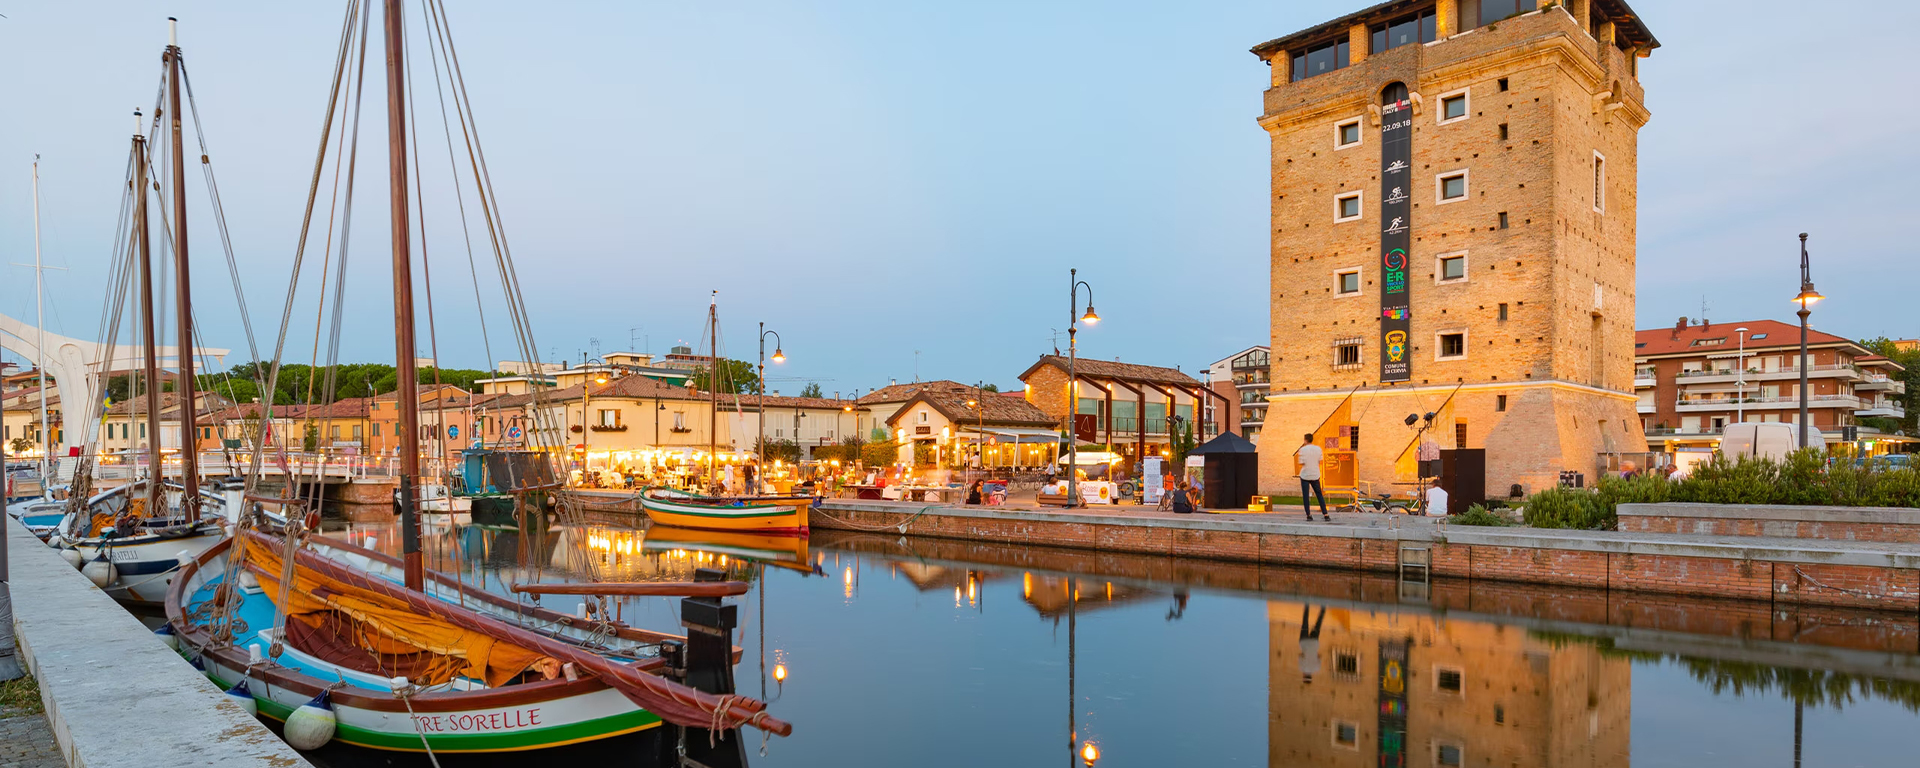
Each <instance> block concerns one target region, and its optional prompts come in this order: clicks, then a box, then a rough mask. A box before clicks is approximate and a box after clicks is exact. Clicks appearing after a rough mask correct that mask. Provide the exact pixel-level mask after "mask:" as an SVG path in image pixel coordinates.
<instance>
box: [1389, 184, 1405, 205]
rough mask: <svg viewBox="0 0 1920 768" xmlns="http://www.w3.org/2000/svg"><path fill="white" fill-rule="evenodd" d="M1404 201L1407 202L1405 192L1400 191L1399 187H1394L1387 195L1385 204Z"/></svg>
mask: <svg viewBox="0 0 1920 768" xmlns="http://www.w3.org/2000/svg"><path fill="white" fill-rule="evenodd" d="M1406 201H1407V193H1406V192H1405V191H1402V189H1401V188H1400V187H1394V188H1393V191H1391V192H1388V193H1387V199H1386V202H1389V203H1404V202H1406Z"/></svg>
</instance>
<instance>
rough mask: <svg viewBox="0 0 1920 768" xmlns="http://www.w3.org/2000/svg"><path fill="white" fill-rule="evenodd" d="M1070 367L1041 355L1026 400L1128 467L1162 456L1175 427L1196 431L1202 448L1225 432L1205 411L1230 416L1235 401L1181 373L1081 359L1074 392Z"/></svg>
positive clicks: (1025, 377) (1029, 374)
mask: <svg viewBox="0 0 1920 768" xmlns="http://www.w3.org/2000/svg"><path fill="white" fill-rule="evenodd" d="M1068 367H1069V366H1068V360H1067V358H1066V356H1064V355H1041V356H1040V359H1039V361H1037V362H1035V363H1034V364H1033V365H1031V366H1029V367H1028V368H1027V370H1026V371H1025V372H1023V373H1021V374H1020V381H1021V382H1022V383H1024V384H1026V392H1025V396H1026V401H1027V402H1028V403H1031V404H1032V405H1033V406H1035V407H1037V408H1039V409H1040V411H1041V412H1042V413H1045V414H1046V415H1047V417H1048V418H1050V419H1053V420H1054V423H1055V424H1057V425H1059V429H1060V430H1061V431H1063V432H1065V431H1068V430H1071V434H1072V435H1073V436H1074V439H1076V440H1078V441H1080V443H1081V444H1082V445H1085V444H1098V445H1106V446H1108V447H1109V448H1110V449H1111V450H1112V451H1113V452H1115V453H1118V454H1120V455H1122V456H1124V457H1125V458H1126V461H1127V462H1128V464H1129V466H1131V464H1132V463H1133V462H1137V461H1139V460H1140V458H1141V457H1143V456H1160V455H1162V454H1163V452H1165V451H1167V450H1168V448H1169V446H1170V444H1171V441H1172V439H1173V435H1174V434H1175V431H1176V430H1190V431H1191V433H1192V436H1193V438H1194V444H1195V445H1198V444H1200V443H1204V442H1206V441H1207V439H1208V438H1211V437H1213V436H1215V435H1218V434H1220V423H1219V422H1216V421H1207V420H1205V417H1206V415H1207V413H1208V411H1207V408H1206V406H1208V405H1209V404H1211V405H1213V406H1216V407H1215V408H1214V409H1213V411H1212V412H1213V413H1214V414H1215V415H1216V416H1223V415H1224V411H1226V410H1227V409H1226V408H1225V407H1224V406H1226V405H1228V404H1229V401H1228V399H1227V398H1226V397H1224V396H1222V395H1220V394H1219V393H1217V392H1215V391H1213V390H1212V389H1209V388H1208V387H1207V386H1206V385H1205V384H1202V383H1201V382H1200V381H1198V380H1196V379H1194V378H1193V377H1192V376H1188V375H1187V374H1185V373H1181V372H1180V370H1179V369H1177V368H1163V367H1160V366H1157V365H1140V364H1137V363H1124V362H1120V361H1118V360H1089V359H1086V358H1081V359H1079V360H1077V361H1074V362H1073V365H1072V368H1073V376H1072V379H1073V380H1072V387H1071V388H1070V387H1069V381H1068V375H1067V368H1068ZM1069 414H1072V415H1071V418H1069Z"/></svg>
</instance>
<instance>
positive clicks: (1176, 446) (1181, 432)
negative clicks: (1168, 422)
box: [1167, 417, 1197, 471]
mask: <svg viewBox="0 0 1920 768" xmlns="http://www.w3.org/2000/svg"><path fill="white" fill-rule="evenodd" d="M1167 443H1168V445H1167V453H1168V454H1169V456H1168V457H1167V458H1168V459H1169V460H1170V461H1172V462H1173V466H1174V467H1176V468H1178V467H1184V466H1186V465H1187V454H1188V453H1191V452H1193V449H1194V448H1196V447H1197V446H1196V445H1194V442H1193V425H1192V424H1191V423H1189V422H1188V421H1187V420H1186V419H1184V418H1179V417H1175V419H1174V422H1173V434H1172V435H1169V436H1168V440H1167ZM1176 471H1177V469H1176Z"/></svg>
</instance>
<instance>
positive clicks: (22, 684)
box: [0, 675, 46, 717]
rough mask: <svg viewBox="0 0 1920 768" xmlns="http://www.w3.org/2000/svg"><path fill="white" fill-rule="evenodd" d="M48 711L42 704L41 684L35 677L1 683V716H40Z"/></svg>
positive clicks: (29, 676) (27, 676)
mask: <svg viewBox="0 0 1920 768" xmlns="http://www.w3.org/2000/svg"><path fill="white" fill-rule="evenodd" d="M45 711H46V709H45V708H44V707H42V706H41V704H40V684H39V683H37V682H34V679H33V675H26V676H24V677H22V678H20V679H18V680H14V681H11V682H6V683H0V716H5V717H19V716H21V715H38V714H41V713H43V712H45Z"/></svg>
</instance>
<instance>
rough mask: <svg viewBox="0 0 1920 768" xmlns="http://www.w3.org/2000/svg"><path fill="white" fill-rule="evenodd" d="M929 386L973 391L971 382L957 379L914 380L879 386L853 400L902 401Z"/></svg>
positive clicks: (872, 402)
mask: <svg viewBox="0 0 1920 768" xmlns="http://www.w3.org/2000/svg"><path fill="white" fill-rule="evenodd" d="M929 388H932V389H949V390H955V391H966V392H972V391H973V385H972V384H962V383H960V382H957V381H945V380H941V381H915V382H909V383H906V384H888V385H887V386H884V387H881V388H879V389H876V390H874V391H872V392H868V393H867V394H865V395H863V396H861V397H860V398H859V399H857V400H854V402H855V403H858V404H860V405H872V404H875V403H904V402H906V401H908V400H912V399H913V396H914V395H915V394H917V393H919V392H920V390H923V389H929Z"/></svg>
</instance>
